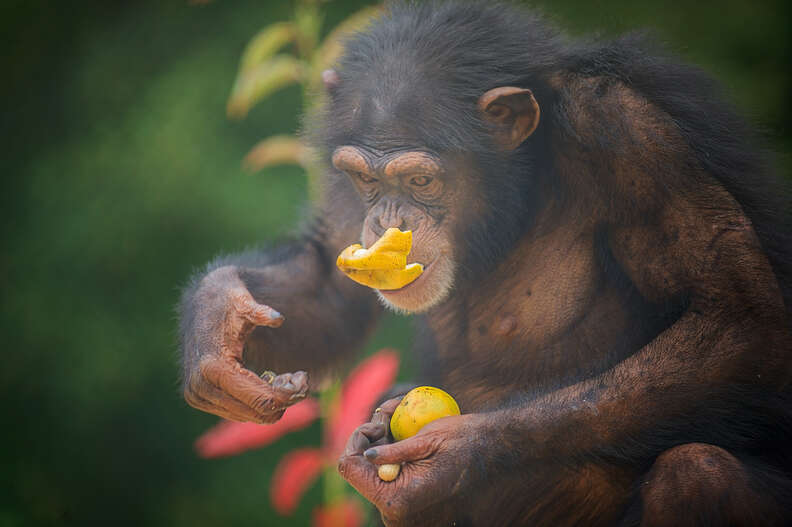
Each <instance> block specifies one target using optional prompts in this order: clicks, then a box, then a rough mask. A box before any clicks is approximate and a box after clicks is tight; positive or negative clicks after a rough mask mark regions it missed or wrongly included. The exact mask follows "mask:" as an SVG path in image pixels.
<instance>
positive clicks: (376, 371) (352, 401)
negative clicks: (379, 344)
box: [325, 349, 399, 456]
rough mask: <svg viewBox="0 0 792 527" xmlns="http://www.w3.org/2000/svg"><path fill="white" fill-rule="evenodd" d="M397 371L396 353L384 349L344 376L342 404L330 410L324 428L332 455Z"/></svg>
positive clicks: (367, 414)
mask: <svg viewBox="0 0 792 527" xmlns="http://www.w3.org/2000/svg"><path fill="white" fill-rule="evenodd" d="M398 371H399V354H398V353H397V352H396V351H394V350H390V349H384V350H381V351H379V352H377V353H375V354H374V355H372V356H371V357H369V358H368V359H366V360H365V361H363V362H361V363H360V364H359V365H358V366H357V368H355V369H354V370H352V372H351V373H350V374H349V376H347V379H346V381H345V382H344V386H343V388H342V390H341V403H340V405H339V406H338V407H337V409H336V410H335V411H334V412H333V413H332V415H331V417H330V419H329V422H328V429H327V430H326V435H325V437H328V438H329V441H330V444H329V447H330V455H331V456H335V455H337V454H340V453H341V451H342V450H343V449H344V445H345V444H346V441H347V439H348V438H349V436H350V435H351V434H352V432H353V431H354V430H355V428H357V427H358V426H359V425H361V424H363V423H365V422H366V421H367V420H368V418H369V417H371V410H372V407H373V406H374V404H376V403H377V401H378V400H379V398H380V397H381V396H382V394H383V393H385V391H386V390H387V389H388V388H390V387H391V385H392V384H393V381H394V380H395V379H396V373H397V372H398Z"/></svg>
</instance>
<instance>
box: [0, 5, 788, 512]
mask: <svg viewBox="0 0 792 527" xmlns="http://www.w3.org/2000/svg"><path fill="white" fill-rule="evenodd" d="M362 5H364V2H341V1H336V2H329V3H327V4H326V6H325V9H326V15H327V16H326V21H325V31H327V30H328V29H330V28H331V27H332V26H334V25H335V24H336V23H337V22H338V21H340V20H341V19H343V18H344V17H345V16H347V15H348V14H350V13H352V12H354V11H355V10H357V9H358V8H360V7H361V6H362ZM535 5H538V6H539V7H541V8H542V9H544V10H545V11H546V12H547V13H548V14H549V15H550V17H551V18H552V19H554V20H556V21H557V22H558V23H559V24H561V25H562V26H564V27H567V28H568V29H570V30H571V31H572V32H574V33H582V32H590V31H597V30H600V31H603V32H604V33H606V34H612V33H617V32H621V31H624V30H628V29H633V28H638V27H650V28H654V29H656V30H657V32H658V33H659V34H660V35H661V36H662V37H663V38H665V39H667V40H668V41H669V42H670V43H671V44H672V46H673V47H674V48H675V49H677V50H678V51H679V52H680V53H681V54H682V55H683V56H684V57H686V58H687V59H689V60H691V61H693V62H695V63H697V64H699V65H701V66H703V67H704V68H705V69H706V70H708V71H709V72H711V73H712V74H713V75H714V76H715V77H717V78H718V79H720V80H721V81H723V83H724V84H725V85H726V86H727V89H728V93H729V95H730V97H731V98H732V100H733V101H734V102H735V103H736V104H737V106H738V107H739V108H740V109H741V110H743V111H744V112H745V113H747V114H749V115H751V116H752V118H753V120H754V121H755V122H756V123H758V124H759V125H761V126H762V127H763V128H764V129H765V130H766V134H767V137H768V139H769V142H770V144H771V145H772V146H774V147H775V148H776V150H777V151H779V152H780V153H781V154H782V158H781V160H780V165H781V166H782V170H784V171H785V172H786V173H787V175H788V173H789V167H790V164H789V159H788V157H785V156H784V154H786V153H788V152H790V150H792V149H791V148H790V147H791V146H792V131H791V130H790V112H792V108H791V106H790V97H789V95H790V93H792V89H791V88H792V83H791V82H790V71H789V65H790V59H792V53H791V51H792V50H791V49H790V48H791V42H792V39H790V27H792V24H790V7H789V2H788V1H787V0H778V1H775V2H773V1H765V2H752V3H749V2H744V1H726V2H712V3H709V2H690V1H686V2H656V3H654V5H650V4H645V3H637V2H633V1H627V0H621V1H620V0H600V1H585V2H583V1H572V0H556V1H553V2H551V1H549V0H540V1H538V2H536V3H535ZM0 9H2V17H1V18H0V26H1V27H2V35H3V37H4V38H3V40H4V45H3V46H2V48H3V51H2V54H3V56H4V57H3V58H4V59H5V60H3V62H2V64H3V66H2V68H3V81H2V83H0V91H1V93H2V98H1V99H0V100H2V104H3V110H2V115H1V116H0V122H1V123H2V134H3V135H2V149H3V153H4V154H3V161H4V163H3V164H4V167H3V187H4V188H3V192H2V193H0V210H2V217H3V221H2V224H0V232H2V236H3V246H2V252H0V255H2V256H0V291H2V307H0V309H2V311H1V313H2V318H1V319H0V321H1V323H2V331H3V335H4V338H3V345H2V349H3V364H2V367H0V400H1V401H2V405H3V408H4V409H5V410H4V412H5V415H4V418H3V420H2V423H3V426H2V435H0V527H4V526H17V525H80V526H84V525H190V526H198V525H218V524H220V525H235V526H236V525H306V524H307V523H308V521H309V517H310V509H311V506H310V505H311V504H315V503H318V500H319V491H318V490H317V489H316V488H313V489H312V490H311V492H310V493H309V495H308V496H307V498H306V500H307V503H308V505H307V506H304V507H302V508H301V509H300V510H299V511H298V513H297V514H296V515H295V516H294V517H292V518H290V519H283V518H280V517H277V516H276V515H275V513H274V512H273V511H272V509H271V507H270V505H269V497H268V488H267V487H268V482H269V478H270V476H271V474H272V471H273V468H274V466H275V463H276V461H277V460H278V459H279V458H280V457H281V455H282V454H283V452H285V451H287V450H289V449H291V448H293V447H294V446H296V445H314V444H317V443H318V434H319V429H318V426H313V427H311V428H308V429H306V430H304V431H302V432H300V433H298V434H294V435H292V436H290V438H289V439H288V440H285V441H283V440H282V441H280V442H279V443H276V444H275V445H274V446H273V447H270V448H268V449H265V450H259V451H254V452H250V453H247V454H244V455H241V456H237V457H234V458H228V459H220V460H212V461H205V460H200V459H198V458H196V456H195V455H194V453H193V450H192V442H193V440H194V438H195V437H196V436H197V435H199V434H200V433H201V432H202V431H203V430H205V429H206V428H208V427H210V426H211V425H213V424H214V423H215V422H216V419H215V418H214V417H212V416H209V415H205V414H202V413H200V412H198V411H195V410H192V409H190V408H188V407H187V406H186V404H185V403H184V402H183V401H182V399H181V397H180V394H179V389H178V380H177V379H178V367H177V363H178V362H177V349H176V336H175V327H176V318H175V313H174V305H175V303H176V302H177V298H178V295H179V289H180V286H181V285H182V284H183V283H184V282H185V280H186V279H187V277H188V276H189V275H190V274H191V272H192V271H193V270H194V269H195V268H197V267H199V266H201V265H202V264H204V263H205V262H206V261H207V260H208V259H210V258H211V257H212V256H213V255H215V254H217V253H218V252H222V251H236V250H239V249H241V248H244V247H246V246H249V245H252V244H256V243H259V242H262V241H267V240H272V239H275V238H277V237H280V236H283V235H286V234H288V233H289V232H290V231H291V230H292V229H293V228H294V225H295V222H296V220H297V218H298V216H299V214H300V211H301V210H304V205H305V201H306V194H307V192H306V182H305V178H304V177H303V175H302V173H301V171H300V169H298V168H296V167H279V168H275V169H271V170H268V171H266V172H262V173H258V174H249V173H246V172H244V171H242V169H241V168H240V166H241V165H240V162H241V159H242V157H243V156H244V154H245V153H246V152H247V151H248V150H249V149H250V148H251V147H252V146H253V145H254V144H255V143H256V142H257V140H259V139H261V138H263V137H265V136H268V135H271V134H273V133H292V132H293V131H295V130H296V129H297V127H298V116H299V114H300V100H301V99H300V92H299V89H298V88H296V87H295V88H289V89H285V90H282V91H281V92H278V94H277V95H275V96H273V97H270V98H269V99H267V100H265V101H264V102H263V103H261V104H259V105H258V106H257V107H255V108H254V109H253V111H252V112H251V113H250V115H249V116H248V117H247V119H245V120H243V121H239V122H230V121H228V120H227V119H226V117H225V102H226V98H227V96H228V93H229V90H230V87H231V83H232V81H233V79H234V75H235V73H236V68H237V64H238V60H239V57H240V55H241V53H242V50H243V49H244V46H245V44H246V43H247V41H248V40H249V39H250V38H251V37H252V36H253V35H254V34H255V33H256V32H257V30H259V29H260V28H261V27H263V26H264V25H266V24H269V23H271V22H273V21H276V20H281V19H287V18H289V16H290V15H291V10H292V7H291V5H290V4H289V3H286V2H263V1H258V2H254V1H232V0H216V1H214V2H210V3H208V4H205V5H190V4H189V3H188V2H186V1H163V0H152V1H148V2H100V1H83V2H54V1H53V2H40V1H21V0H16V1H10V2H9V1H6V2H4V3H3V5H2V8H0ZM407 324H408V322H407V321H406V320H405V319H403V318H397V317H390V318H389V319H388V321H387V324H386V325H385V327H384V328H383V330H382V331H381V332H380V333H379V334H378V335H377V337H376V339H375V340H376V342H374V343H372V344H371V345H370V346H369V347H368V348H367V351H370V350H372V349H375V348H376V347H379V346H383V345H386V344H388V345H396V346H398V347H400V348H402V349H404V348H405V347H406V346H408V337H407V336H406V335H407V334H408V332H407V331H406V330H405V328H406V327H407ZM405 371H406V372H407V373H404V374H405V375H406V374H408V373H409V365H408V366H407V368H406V370H405Z"/></svg>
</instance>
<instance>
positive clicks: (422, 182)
mask: <svg viewBox="0 0 792 527" xmlns="http://www.w3.org/2000/svg"><path fill="white" fill-rule="evenodd" d="M431 182H432V178H430V177H429V176H415V177H413V178H412V179H410V185H413V186H415V187H425V186H426V185H428V184H429V183H431Z"/></svg>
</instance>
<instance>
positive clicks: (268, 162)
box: [242, 135, 311, 172]
mask: <svg viewBox="0 0 792 527" xmlns="http://www.w3.org/2000/svg"><path fill="white" fill-rule="evenodd" d="M310 161H311V152H310V149H308V148H307V147H306V146H304V145H303V144H302V143H301V142H300V141H299V140H298V139H297V138H296V137H294V136H290V135H274V136H272V137H268V138H267V139H264V140H263V141H261V142H259V143H258V144H257V145H256V146H254V147H253V149H251V150H250V152H248V154H247V155H246V156H245V159H244V161H243V162H242V163H243V166H244V167H245V168H246V169H248V170H250V171H254V172H255V171H258V170H261V169H264V168H267V167H270V166H273V165H300V166H303V167H307V166H308V165H309V164H310Z"/></svg>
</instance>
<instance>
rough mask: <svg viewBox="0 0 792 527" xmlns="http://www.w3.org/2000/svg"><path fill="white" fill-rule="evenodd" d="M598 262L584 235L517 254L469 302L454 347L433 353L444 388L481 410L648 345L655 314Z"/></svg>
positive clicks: (549, 239)
mask: <svg viewBox="0 0 792 527" xmlns="http://www.w3.org/2000/svg"><path fill="white" fill-rule="evenodd" d="M601 252H602V251H598V250H597V248H596V247H595V237H594V235H593V232H586V231H585V230H572V229H569V230H566V231H563V230H562V231H560V232H559V231H555V232H553V233H550V234H548V235H547V236H544V237H534V238H532V239H526V240H525V241H524V242H523V243H521V244H520V245H518V246H517V247H516V248H515V250H514V251H513V252H512V254H511V255H510V256H509V257H508V258H507V259H506V260H505V261H504V262H503V263H502V264H501V265H500V266H499V267H498V268H497V269H496V270H495V271H494V272H493V273H491V274H490V275H489V276H488V277H486V278H485V279H483V280H482V282H481V284H480V287H477V290H476V292H475V293H474V294H473V295H471V296H470V297H469V301H468V303H467V306H466V308H467V309H466V311H467V320H466V323H465V324H463V326H464V329H463V330H462V332H461V333H460V337H459V338H458V339H454V340H455V341H454V340H450V341H448V342H449V344H448V345H446V346H445V348H444V349H440V350H438V351H439V353H440V359H441V362H442V363H443V365H444V367H443V368H442V373H443V377H444V378H443V379H442V382H443V385H444V386H447V387H448V388H449V390H452V393H454V394H455V396H456V397H458V398H461V399H462V401H460V402H461V403H464V406H465V407H466V408H468V409H471V410H473V409H480V408H486V407H488V406H494V405H497V404H499V403H501V402H503V401H504V400H506V399H509V398H510V397H512V396H515V395H518V394H524V393H531V392H534V393H535V392H541V391H545V390H548V389H553V388H556V387H558V386H561V385H566V384H570V383H572V382H575V381H576V380H579V379H581V378H584V377H588V376H592V375H595V374H597V373H599V372H601V371H604V370H605V369H607V368H608V367H611V366H612V365H613V364H614V363H615V362H617V361H618V360H621V359H622V358H624V357H625V356H626V355H628V354H629V353H631V352H634V351H635V350H637V349H639V348H640V346H642V345H643V344H645V342H646V341H647V340H648V338H649V335H650V334H651V332H652V329H651V328H648V327H647V325H646V324H643V323H641V322H640V320H642V319H644V320H645V319H647V314H648V312H649V311H650V310H651V307H650V306H648V305H646V303H645V302H644V300H643V299H641V298H640V297H639V296H637V294H636V293H635V291H634V289H633V288H630V287H625V286H624V283H623V282H624V281H623V280H614V278H613V276H612V275H610V274H608V273H606V272H605V270H604V269H603V263H602V261H601V259H598V258H597V257H596V256H595V255H597V254H600V253H601ZM617 282H619V283H618V284H617ZM648 318H651V317H648ZM440 341H441V342H446V341H444V340H442V339H441V340H440Z"/></svg>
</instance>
